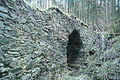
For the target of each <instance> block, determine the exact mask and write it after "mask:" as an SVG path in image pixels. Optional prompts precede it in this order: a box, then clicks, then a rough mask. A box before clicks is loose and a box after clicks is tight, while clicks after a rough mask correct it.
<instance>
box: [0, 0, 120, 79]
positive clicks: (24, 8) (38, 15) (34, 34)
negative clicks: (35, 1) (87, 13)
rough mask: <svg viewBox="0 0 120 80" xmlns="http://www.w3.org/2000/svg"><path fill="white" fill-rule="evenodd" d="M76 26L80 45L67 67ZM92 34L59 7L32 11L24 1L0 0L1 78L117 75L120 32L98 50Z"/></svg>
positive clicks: (118, 70) (112, 77)
mask: <svg viewBox="0 0 120 80" xmlns="http://www.w3.org/2000/svg"><path fill="white" fill-rule="evenodd" d="M75 29H76V30H77V31H78V32H79V34H80V40H81V41H82V47H81V48H80V50H79V51H80V52H79V54H76V55H77V56H78V57H77V59H75V60H74V62H73V63H74V64H73V63H70V66H72V67H70V68H69V66H68V62H67V60H68V57H67V54H69V53H67V46H68V44H67V43H68V41H69V40H68V39H69V35H70V34H71V33H72V31H73V30H75ZM96 38H97V34H96V33H95V32H93V31H92V30H91V29H90V28H87V27H86V25H84V24H83V23H81V22H80V21H79V20H78V19H77V18H76V17H74V16H70V15H68V14H65V13H63V12H62V11H60V10H59V9H57V8H50V9H49V10H47V11H42V10H40V9H36V10H34V9H32V8H31V7H30V6H28V5H27V4H26V3H25V2H24V1H23V0H15V1H14V0H0V80H93V79H94V80H103V79H105V80H107V79H108V80H109V79H112V80H119V79H120V76H119V74H120V56H119V53H120V51H119V49H120V45H119V40H118V39H119V36H118V37H116V39H111V42H112V43H111V46H110V47H109V49H107V50H106V51H104V53H102V54H100V49H99V47H97V42H96ZM116 44H117V45H116ZM92 49H94V50H95V54H94V53H93V54H92V53H91V54H90V51H91V50H92ZM108 53H110V55H109V54H108ZM111 56H112V57H111ZM113 56H114V57H113Z"/></svg>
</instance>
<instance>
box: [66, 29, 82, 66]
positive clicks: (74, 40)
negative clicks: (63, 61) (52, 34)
mask: <svg viewBox="0 0 120 80" xmlns="http://www.w3.org/2000/svg"><path fill="white" fill-rule="evenodd" d="M81 47H82V40H81V38H80V33H79V31H78V30H76V29H74V30H73V31H72V33H71V34H70V35H69V36H68V44H67V64H68V67H72V64H74V62H75V60H76V59H77V57H78V56H79V53H80V49H81Z"/></svg>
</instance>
